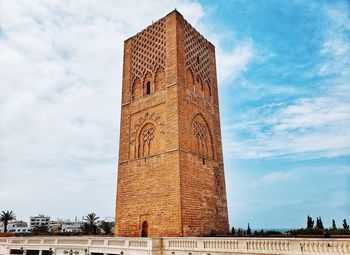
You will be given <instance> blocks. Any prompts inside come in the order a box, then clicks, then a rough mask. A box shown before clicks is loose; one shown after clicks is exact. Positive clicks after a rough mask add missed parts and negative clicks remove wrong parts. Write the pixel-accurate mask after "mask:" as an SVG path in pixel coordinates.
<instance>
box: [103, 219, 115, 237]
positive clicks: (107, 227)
mask: <svg viewBox="0 0 350 255" xmlns="http://www.w3.org/2000/svg"><path fill="white" fill-rule="evenodd" d="M113 227H114V224H113V222H107V221H102V222H101V225H100V228H101V229H102V230H103V232H105V234H107V235H108V234H111V233H112V228H113Z"/></svg>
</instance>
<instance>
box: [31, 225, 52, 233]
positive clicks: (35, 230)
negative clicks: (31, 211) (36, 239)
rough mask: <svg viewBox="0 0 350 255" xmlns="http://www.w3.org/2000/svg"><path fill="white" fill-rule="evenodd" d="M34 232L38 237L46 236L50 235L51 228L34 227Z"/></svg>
mask: <svg viewBox="0 0 350 255" xmlns="http://www.w3.org/2000/svg"><path fill="white" fill-rule="evenodd" d="M32 232H33V233H34V234H36V235H44V234H47V233H49V227H48V226H47V225H45V224H41V225H36V226H34V228H33V230H32Z"/></svg>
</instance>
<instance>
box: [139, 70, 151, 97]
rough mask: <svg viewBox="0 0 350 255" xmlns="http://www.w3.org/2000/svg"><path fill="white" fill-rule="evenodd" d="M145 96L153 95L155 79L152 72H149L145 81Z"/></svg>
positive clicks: (143, 89)
mask: <svg viewBox="0 0 350 255" xmlns="http://www.w3.org/2000/svg"><path fill="white" fill-rule="evenodd" d="M142 91H143V96H144V97H145V96H149V95H151V94H152V93H153V78H152V74H151V73H150V72H147V73H146V75H145V77H144V79H143V88H142Z"/></svg>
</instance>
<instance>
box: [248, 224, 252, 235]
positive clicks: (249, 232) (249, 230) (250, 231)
mask: <svg viewBox="0 0 350 255" xmlns="http://www.w3.org/2000/svg"><path fill="white" fill-rule="evenodd" d="M251 234H252V230H251V229H250V226H249V223H248V228H247V235H251Z"/></svg>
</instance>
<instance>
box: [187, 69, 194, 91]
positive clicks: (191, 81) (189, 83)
mask: <svg viewBox="0 0 350 255" xmlns="http://www.w3.org/2000/svg"><path fill="white" fill-rule="evenodd" d="M186 86H187V88H189V89H190V90H191V91H194V78H193V72H192V70H191V68H187V70H186Z"/></svg>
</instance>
